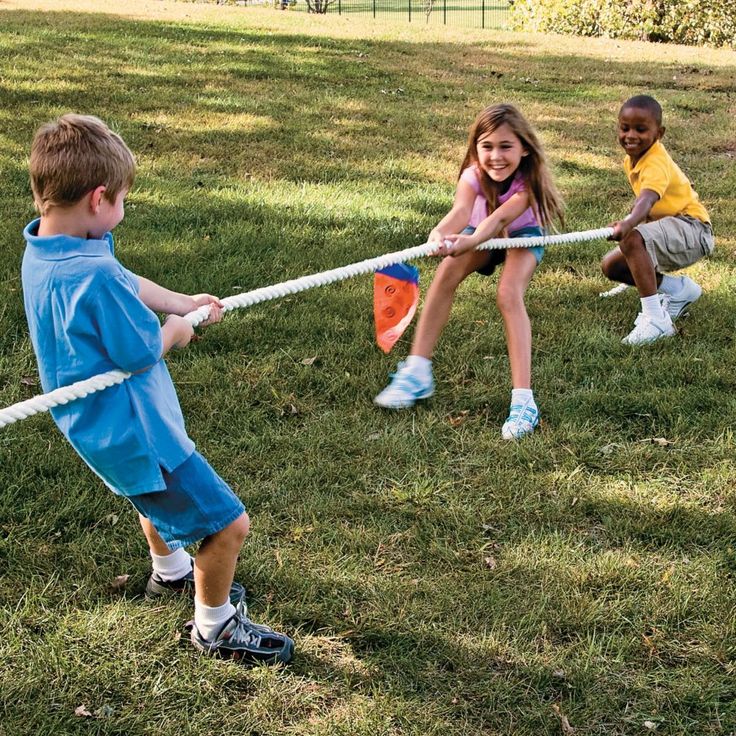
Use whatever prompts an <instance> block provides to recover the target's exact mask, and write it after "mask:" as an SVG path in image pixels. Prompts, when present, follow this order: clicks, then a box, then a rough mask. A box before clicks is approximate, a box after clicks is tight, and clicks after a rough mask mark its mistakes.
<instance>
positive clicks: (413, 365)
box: [406, 355, 432, 376]
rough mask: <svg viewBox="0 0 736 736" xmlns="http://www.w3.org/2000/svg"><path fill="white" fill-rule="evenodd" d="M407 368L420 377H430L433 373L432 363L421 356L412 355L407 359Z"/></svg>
mask: <svg viewBox="0 0 736 736" xmlns="http://www.w3.org/2000/svg"><path fill="white" fill-rule="evenodd" d="M406 367H407V368H408V369H409V370H410V371H411V372H412V373H415V374H416V375H419V376H428V375H431V373H432V361H431V360H429V358H424V357H422V356H421V355H410V356H409V357H408V358H407V359H406Z"/></svg>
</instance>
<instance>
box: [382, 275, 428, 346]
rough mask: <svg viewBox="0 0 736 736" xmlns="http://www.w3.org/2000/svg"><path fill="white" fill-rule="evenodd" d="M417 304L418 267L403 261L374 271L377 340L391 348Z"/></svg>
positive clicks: (412, 314) (408, 321)
mask: <svg viewBox="0 0 736 736" xmlns="http://www.w3.org/2000/svg"><path fill="white" fill-rule="evenodd" d="M417 304H419V269H417V268H416V267H415V266H409V265H407V264H406V263H396V264H394V265H393V266H388V267H387V268H382V269H381V270H380V271H376V274H375V276H374V279H373V316H374V318H375V321H376V342H377V343H378V346H379V347H380V348H381V350H383V352H384V353H388V352H390V350H391V348H392V347H393V346H394V344H395V343H396V341H397V340H398V339H399V338H400V337H401V335H402V334H403V332H404V330H405V329H406V328H407V327H408V326H409V323H410V322H411V320H412V318H413V317H414V313H415V312H416V311H417Z"/></svg>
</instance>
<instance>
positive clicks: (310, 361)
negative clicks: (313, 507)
mask: <svg viewBox="0 0 736 736" xmlns="http://www.w3.org/2000/svg"><path fill="white" fill-rule="evenodd" d="M315 360H317V356H316V355H314V356H312V357H311V358H302V359H301V360H300V361H299V362H300V363H301V364H302V365H314V361H315Z"/></svg>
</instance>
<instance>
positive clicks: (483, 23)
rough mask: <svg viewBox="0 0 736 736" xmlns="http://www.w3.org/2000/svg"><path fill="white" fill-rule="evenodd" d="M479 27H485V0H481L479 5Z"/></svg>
mask: <svg viewBox="0 0 736 736" xmlns="http://www.w3.org/2000/svg"><path fill="white" fill-rule="evenodd" d="M480 8H481V10H480V13H481V15H480V27H481V28H485V27H486V0H483V2H482V4H481V6H480Z"/></svg>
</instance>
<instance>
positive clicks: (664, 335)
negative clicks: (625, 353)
mask: <svg viewBox="0 0 736 736" xmlns="http://www.w3.org/2000/svg"><path fill="white" fill-rule="evenodd" d="M676 334H677V330H675V331H674V332H663V333H662V334H661V335H657V337H653V338H652V339H651V340H643V341H640V342H628V341H627V339H626V338H624V339H623V340H621V344H622V345H628V346H629V347H632V348H638V347H641V346H643V345H651V344H652V343H653V342H658V341H659V340H664V339H666V338H668V337H674V336H675V335H676Z"/></svg>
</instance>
